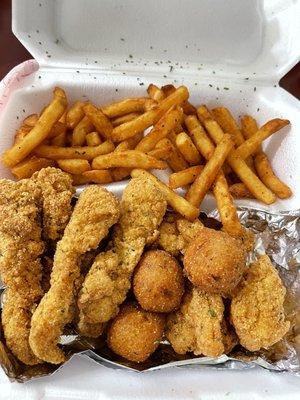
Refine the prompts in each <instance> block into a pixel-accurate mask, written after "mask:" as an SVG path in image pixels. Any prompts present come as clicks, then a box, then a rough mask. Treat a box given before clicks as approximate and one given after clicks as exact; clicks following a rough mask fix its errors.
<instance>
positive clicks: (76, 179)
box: [72, 174, 90, 186]
mask: <svg viewBox="0 0 300 400" xmlns="http://www.w3.org/2000/svg"><path fill="white" fill-rule="evenodd" d="M72 180H73V182H72V183H73V186H79V185H85V184H86V183H90V181H89V178H87V177H86V176H83V175H82V174H80V175H72Z"/></svg>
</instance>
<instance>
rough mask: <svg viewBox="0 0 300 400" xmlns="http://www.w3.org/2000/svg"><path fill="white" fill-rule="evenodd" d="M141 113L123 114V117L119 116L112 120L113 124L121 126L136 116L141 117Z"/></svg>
mask: <svg viewBox="0 0 300 400" xmlns="http://www.w3.org/2000/svg"><path fill="white" fill-rule="evenodd" d="M140 115H141V114H140V113H130V114H125V115H122V117H117V118H114V119H112V120H111V123H112V126H113V127H115V126H119V125H122V124H125V122H129V121H132V120H133V119H135V118H136V117H139V116H140Z"/></svg>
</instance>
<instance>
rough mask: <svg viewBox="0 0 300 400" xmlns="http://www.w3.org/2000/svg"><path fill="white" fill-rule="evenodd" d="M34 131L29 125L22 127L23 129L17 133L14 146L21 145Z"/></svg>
mask: <svg viewBox="0 0 300 400" xmlns="http://www.w3.org/2000/svg"><path fill="white" fill-rule="evenodd" d="M31 130H32V127H31V126H29V125H21V127H20V128H19V129H18V130H17V131H16V133H15V137H14V144H17V143H19V142H20V141H21V140H22V139H23V138H24V137H25V136H27V135H28V133H29V132H30V131H31Z"/></svg>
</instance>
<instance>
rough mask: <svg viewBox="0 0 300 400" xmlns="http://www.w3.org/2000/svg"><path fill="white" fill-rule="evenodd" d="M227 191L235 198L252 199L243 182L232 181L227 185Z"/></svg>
mask: <svg viewBox="0 0 300 400" xmlns="http://www.w3.org/2000/svg"><path fill="white" fill-rule="evenodd" d="M229 192H230V194H231V196H232V197H234V198H236V199H243V198H247V199H253V195H252V193H250V192H249V190H248V189H247V187H246V186H245V184H244V183H242V182H240V183H234V184H233V185H231V186H230V187H229Z"/></svg>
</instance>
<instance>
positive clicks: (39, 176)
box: [31, 167, 75, 240]
mask: <svg viewBox="0 0 300 400" xmlns="http://www.w3.org/2000/svg"><path fill="white" fill-rule="evenodd" d="M31 179H32V180H33V181H34V182H36V183H37V185H38V186H39V187H40V189H41V193H42V211H43V213H42V214H43V237H44V238H45V239H46V240H49V239H50V240H59V239H61V237H62V235H63V233H64V230H65V227H66V226H67V223H68V222H69V219H70V216H71V213H72V206H71V199H72V196H73V194H74V192H75V189H74V187H73V186H72V178H71V176H70V175H69V174H66V173H65V172H63V171H61V170H60V169H58V168H52V167H48V168H43V169H41V170H40V171H38V172H35V173H34V174H33V175H32V177H31Z"/></svg>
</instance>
